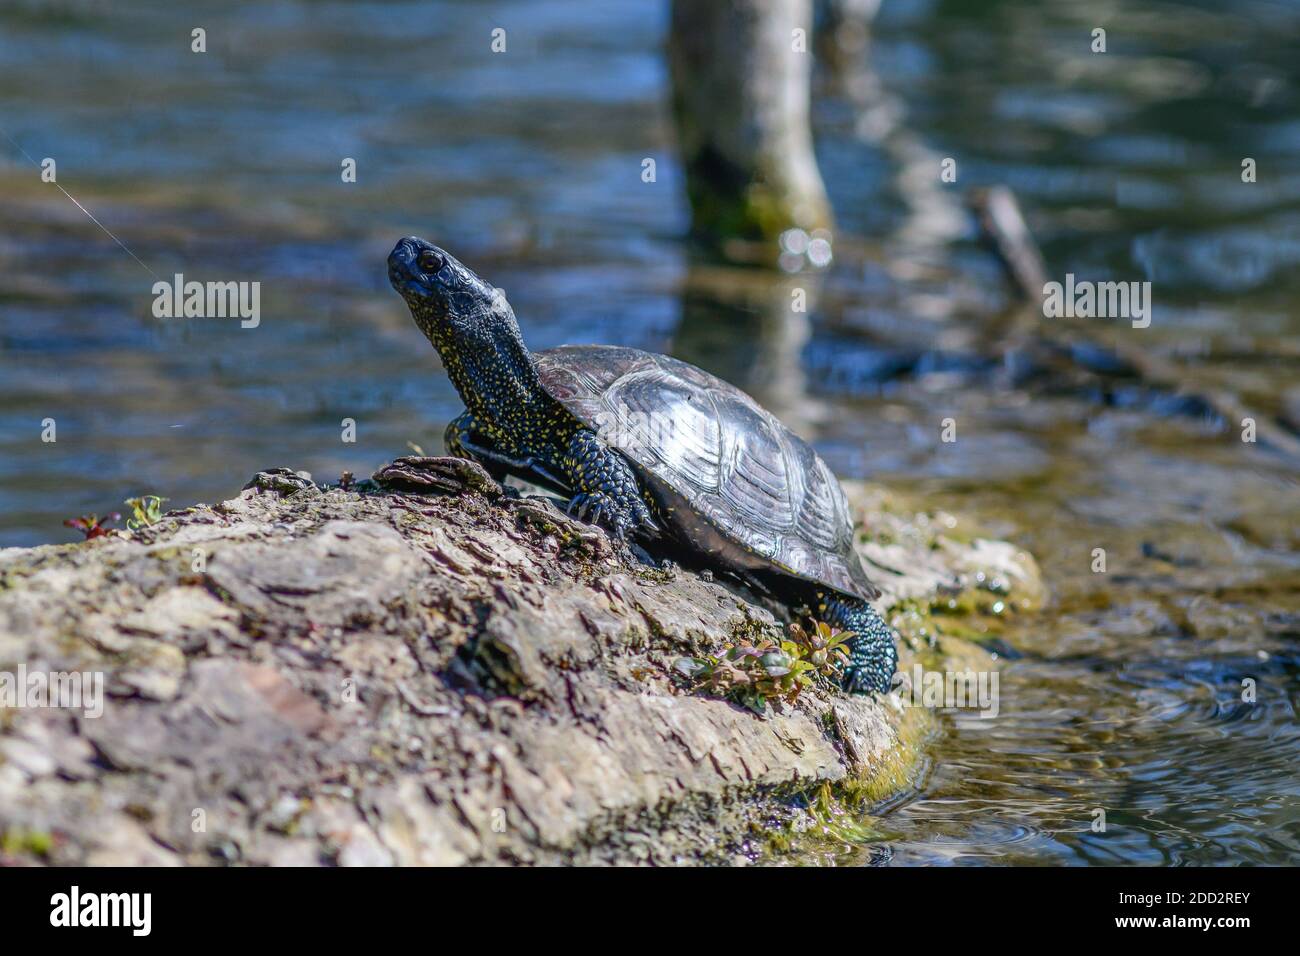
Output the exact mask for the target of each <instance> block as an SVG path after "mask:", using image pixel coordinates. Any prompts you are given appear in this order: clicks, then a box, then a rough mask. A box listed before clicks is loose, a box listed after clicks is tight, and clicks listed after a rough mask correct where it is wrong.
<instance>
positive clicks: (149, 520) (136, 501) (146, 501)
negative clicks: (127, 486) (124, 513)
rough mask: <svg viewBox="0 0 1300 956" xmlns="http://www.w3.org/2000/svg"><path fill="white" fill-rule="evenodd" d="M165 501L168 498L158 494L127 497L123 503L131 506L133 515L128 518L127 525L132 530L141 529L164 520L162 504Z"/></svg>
mask: <svg viewBox="0 0 1300 956" xmlns="http://www.w3.org/2000/svg"><path fill="white" fill-rule="evenodd" d="M165 501H167V499H166V498H160V497H158V496H157V495H143V496H142V497H139V498H127V499H126V501H124V502H123V504H125V505H127V506H129V507H130V509H131V513H132V517H130V518H128V519H127V522H126V526H127V527H128V528H130V529H131V530H132V531H139V530H140V529H141V528H147V527H149V526H150V525H151V524H157V523H158V522H159V521H161V520H162V514H163V513H162V506H163V503H164V502H165Z"/></svg>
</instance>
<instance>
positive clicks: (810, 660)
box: [676, 621, 852, 714]
mask: <svg viewBox="0 0 1300 956" xmlns="http://www.w3.org/2000/svg"><path fill="white" fill-rule="evenodd" d="M788 634H789V636H788V637H787V638H786V639H784V640H780V641H777V640H774V639H772V638H770V637H764V638H760V639H759V640H758V641H757V642H754V643H746V642H743V641H737V642H735V643H729V644H726V645H724V647H723V650H722V653H721V654H719V655H717V656H706V657H684V658H682V659H680V660H679V661H677V664H676V669H677V672H678V673H679V674H682V675H683V676H685V677H686V678H688V679H689V680H691V681H692V682H693V683H694V688H695V689H707V690H709V691H711V692H712V693H715V694H718V695H719V696H721V697H729V698H731V699H732V700H734V701H736V703H738V704H741V705H742V706H744V707H748V708H749V709H750V710H752V711H754V712H755V713H757V714H762V713H764V712H765V710H766V708H767V702H768V701H769V700H782V701H785V702H786V703H789V704H793V703H794V702H795V701H796V700H798V699H799V695H800V694H801V693H802V692H803V691H804V689H805V688H808V687H811V686H812V685H813V682H814V680H815V679H816V678H818V677H821V678H824V679H826V680H837V679H838V678H839V676H840V674H841V673H842V671H843V669H844V665H845V664H847V663H848V659H849V654H848V647H847V644H848V640H849V638H850V637H851V636H852V632H850V631H837V630H835V629H834V628H832V627H831V626H830V625H829V624H825V623H823V622H821V621H817V622H815V624H814V626H813V629H812V631H811V632H809V631H806V630H805V629H804V628H803V627H801V626H800V625H799V624H797V623H793V624H791V625H790V627H789V629H788Z"/></svg>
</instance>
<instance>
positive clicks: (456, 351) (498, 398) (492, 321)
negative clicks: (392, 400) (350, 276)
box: [388, 236, 543, 419]
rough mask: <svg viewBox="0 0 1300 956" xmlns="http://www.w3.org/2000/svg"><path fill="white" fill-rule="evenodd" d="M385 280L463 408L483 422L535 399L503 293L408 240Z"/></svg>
mask: <svg viewBox="0 0 1300 956" xmlns="http://www.w3.org/2000/svg"><path fill="white" fill-rule="evenodd" d="M388 281H389V282H391V283H392V284H393V288H394V289H396V290H397V293H398V294H399V295H400V296H401V297H402V298H403V299H405V300H406V304H407V306H408V307H409V308H410V310H411V318H413V319H414V320H415V324H416V325H418V326H419V327H420V331H421V332H423V333H424V334H425V337H426V338H428V340H429V341H430V342H432V343H433V347H434V348H436V349H437V350H438V354H439V355H441V356H442V362H443V365H444V366H445V367H446V369H447V374H448V375H450V376H451V380H452V382H454V383H455V385H456V390H457V391H459V392H460V396H461V398H463V399H464V400H465V405H466V407H468V408H469V409H471V410H472V411H474V412H476V413H477V414H479V415H480V416H481V417H484V418H489V419H490V418H491V417H492V416H493V414H494V412H493V409H494V408H496V407H497V406H501V407H507V406H509V407H515V406H517V405H518V403H519V402H521V401H525V400H529V399H535V398H537V397H538V396H540V395H542V394H543V392H542V388H541V385H540V384H539V383H538V380H537V371H536V370H535V369H534V368H533V362H532V356H530V355H529V354H528V349H527V348H526V347H525V346H524V340H523V338H522V336H520V334H519V323H517V322H516V321H515V312H514V310H513V309H512V308H510V303H509V302H507V301H506V297H505V294H504V293H503V292H502V291H501V290H500V289H497V288H494V287H493V286H491V285H488V283H486V282H484V281H483V280H482V279H480V278H479V277H478V276H476V275H475V274H474V273H473V272H472V271H471V270H470V269H468V268H466V267H465V266H464V265H462V264H461V263H460V261H459V260H457V259H456V257H455V256H453V255H451V254H450V253H448V252H446V251H444V250H442V249H439V248H438V247H437V246H435V245H434V244H433V243H431V242H425V241H424V240H423V239H418V238H416V237H415V236H407V237H406V238H405V239H401V240H399V241H398V243H397V245H396V246H394V247H393V251H392V252H391V253H389V254H388Z"/></svg>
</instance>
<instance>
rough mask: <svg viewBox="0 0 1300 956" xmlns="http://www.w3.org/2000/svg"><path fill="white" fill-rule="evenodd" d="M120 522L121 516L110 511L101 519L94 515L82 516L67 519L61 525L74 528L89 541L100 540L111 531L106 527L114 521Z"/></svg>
mask: <svg viewBox="0 0 1300 956" xmlns="http://www.w3.org/2000/svg"><path fill="white" fill-rule="evenodd" d="M121 520H122V516H121V515H120V514H118V513H117V512H116V511H112V512H109V513H108V514H106V515H104V517H102V518H101V517H100V516H99V515H97V514H94V513H91V514H88V515H82V516H81V517H80V518H68V519H67V520H66V521H64V522H63V525H64V527H66V528H76V529H77V530H78V531H80V532H81V533H82V534H84V535H85V536H86V540H87V541H89V540H90V539H91V538H102V537H103V536H104V535H106V534H108V533H109V532H110V531H112V530H113V529H112V528H110V527H108V526H109V525H110V524H112V523H113V522H114V521H121Z"/></svg>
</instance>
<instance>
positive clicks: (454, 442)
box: [442, 410, 509, 481]
mask: <svg viewBox="0 0 1300 956" xmlns="http://www.w3.org/2000/svg"><path fill="white" fill-rule="evenodd" d="M477 425H478V422H477V421H475V419H474V416H473V414H472V413H471V412H469V411H468V410H466V411H463V412H461V413H460V414H459V415H457V416H456V417H455V418H453V419H452V420H451V421H450V422H449V423H448V424H447V430H446V431H445V432H443V435H442V443H443V445H444V446H446V449H447V454H448V455H452V456H453V457H456V458H469V459H471V460H473V461H477V462H478V463H479V464H481V465H482V466H483V467H484V468H486V469H487V470H488V474H490V475H491V476H492V477H493V478H495V479H496V480H497V481H504V480H505V477H506V473H507V472H508V471H509V469H508V468H507V467H505V466H504V465H503V464H502V463H500V462H496V461H493V460H492V457H491V456H490V455H485V454H475V453H473V452H471V451H470V450H469V448H467V447H466V446H467V445H468V446H470V447H473V448H476V449H479V450H480V451H487V449H486V448H484V447H483V446H481V445H480V444H479V443H478V442H476V441H475V440H474V438H473V437H471V436H473V435H474V432H475V431H476V428H477Z"/></svg>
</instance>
